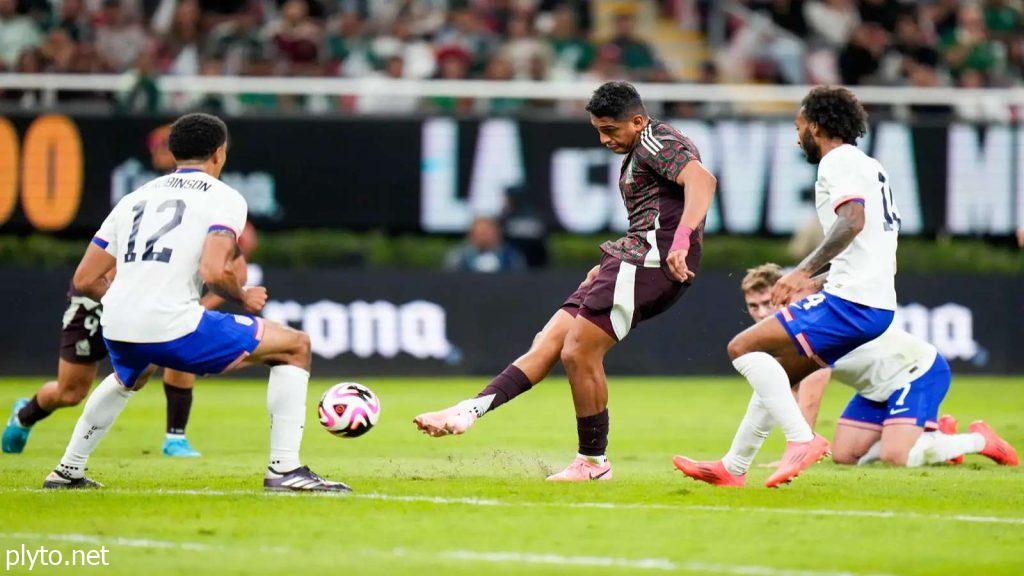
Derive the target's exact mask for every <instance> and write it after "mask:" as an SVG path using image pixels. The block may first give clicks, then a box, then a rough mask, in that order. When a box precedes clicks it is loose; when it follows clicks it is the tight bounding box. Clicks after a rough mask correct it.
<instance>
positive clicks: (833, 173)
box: [821, 157, 865, 212]
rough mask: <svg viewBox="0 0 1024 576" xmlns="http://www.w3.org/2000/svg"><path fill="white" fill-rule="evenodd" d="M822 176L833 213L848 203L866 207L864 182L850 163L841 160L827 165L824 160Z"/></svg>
mask: <svg viewBox="0 0 1024 576" xmlns="http://www.w3.org/2000/svg"><path fill="white" fill-rule="evenodd" d="M826 158H827V157H826ZM821 176H822V180H824V184H825V189H826V190H828V195H829V202H831V203H832V211H833V212H835V211H838V210H839V207H840V206H842V205H843V204H846V203H848V202H859V203H860V204H861V205H864V192H865V191H864V182H863V179H862V178H860V176H859V174H858V173H857V171H856V170H854V169H852V168H851V166H850V163H848V162H843V161H842V160H839V159H835V160H833V161H831V162H827V163H826V162H825V160H822V165H821Z"/></svg>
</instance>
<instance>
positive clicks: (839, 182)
mask: <svg viewBox="0 0 1024 576" xmlns="http://www.w3.org/2000/svg"><path fill="white" fill-rule="evenodd" d="M814 195H815V204H816V206H817V210H818V219H819V220H820V221H821V227H822V229H823V230H824V231H825V232H826V233H828V230H829V229H830V228H831V227H832V225H833V224H835V222H836V220H837V217H836V210H838V209H839V207H840V206H842V205H843V204H845V203H847V202H863V204H864V229H863V230H861V232H860V234H857V236H856V237H855V238H854V239H853V242H852V243H850V245H849V246H847V247H846V250H843V251H842V252H841V253H840V254H839V255H838V256H836V257H835V258H833V259H832V268H831V270H830V271H829V273H828V281H827V282H826V283H825V291H826V292H828V293H829V294H835V295H836V296H839V297H840V298H843V299H845V300H849V301H851V302H856V303H857V304H862V305H864V306H871V307H872V308H881V309H884V310H895V309H896V286H895V276H896V236H897V233H898V231H899V228H900V216H899V211H897V210H896V205H895V204H894V203H893V198H892V190H890V189H889V175H888V174H886V172H885V168H882V165H881V164H879V163H878V161H877V160H875V159H874V158H871V157H870V156H868V155H867V154H865V153H863V152H861V151H860V150H859V149H858V148H857V147H856V146H851V145H849V144H844V145H842V146H840V147H838V148H836V149H834V150H832V151H830V152H829V153H828V154H825V156H824V157H823V158H822V159H821V163H820V164H819V165H818V180H817V182H815V183H814Z"/></svg>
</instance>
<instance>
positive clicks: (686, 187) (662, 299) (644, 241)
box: [414, 82, 717, 482]
mask: <svg viewBox="0 0 1024 576" xmlns="http://www.w3.org/2000/svg"><path fill="white" fill-rule="evenodd" d="M586 109H587V111H588V112H589V113H590V123H591V124H592V125H593V126H594V128H595V129H597V131H598V134H599V136H600V140H601V144H602V145H603V146H605V147H606V148H608V149H609V150H611V151H613V152H615V153H616V154H621V155H624V156H625V157H624V158H623V161H622V168H621V170H620V176H619V188H620V189H621V192H622V197H623V201H624V202H625V205H626V210H627V211H628V213H629V232H628V234H627V235H626V236H625V237H624V238H621V239H619V240H616V241H614V242H606V243H604V244H602V245H601V250H602V251H603V252H604V255H603V256H602V258H601V264H600V265H599V266H595V267H594V268H593V269H592V270H591V271H590V273H589V274H588V275H587V279H586V280H585V281H584V282H583V283H582V284H581V285H580V287H579V289H578V290H576V292H574V293H573V294H572V295H571V296H569V299H568V300H566V302H565V303H564V304H563V305H562V308H561V309H560V310H559V311H558V312H556V313H555V315H554V317H552V318H551V320H550V321H548V324H547V325H546V326H545V327H544V329H543V330H542V331H541V333H540V334H538V335H537V337H536V338H535V339H534V342H533V346H532V347H531V348H530V350H529V351H528V352H527V353H526V354H525V355H524V356H522V357H520V358H519V359H518V360H516V361H515V362H514V363H512V364H510V365H509V366H508V367H507V368H506V369H505V370H504V371H503V372H502V373H501V374H499V375H498V376H496V377H495V378H494V380H492V381H491V383H490V384H489V385H488V386H487V387H486V388H484V390H483V391H481V392H480V394H479V395H478V396H477V397H476V398H472V399H469V400H465V401H463V402H460V403H459V404H457V405H455V406H453V407H451V408H448V409H446V410H442V411H439V412H429V413H426V414H421V415H419V416H417V417H416V418H415V420H414V421H415V423H416V426H417V427H419V428H420V429H421V430H423V431H424V432H425V433H427V434H429V435H431V436H444V435H446V434H461V433H463V432H465V431H466V430H467V429H468V428H469V427H470V426H471V425H472V424H473V422H474V421H476V419H477V418H479V417H480V416H482V415H483V414H484V413H486V412H487V411H489V410H494V409H495V408H497V407H498V406H501V405H502V404H504V403H505V402H508V401H509V400H511V399H512V398H514V397H516V396H517V395H519V394H522V393H523V392H525V391H527V390H529V389H530V388H531V387H532V386H533V385H534V384H536V383H537V382H540V381H541V380H542V379H544V377H545V376H547V374H548V372H550V371H551V368H552V367H554V365H555V363H556V362H558V360H559V359H561V361H562V364H563V365H564V366H565V369H566V372H568V374H569V383H570V386H571V388H572V396H573V404H574V405H575V408H576V429H577V434H578V437H579V452H578V454H577V456H576V458H575V460H573V462H572V464H570V465H569V466H568V467H567V468H566V469H565V470H563V471H561V472H559V473H557V474H553V475H551V476H549V477H548V480H550V481H568V482H581V481H587V480H608V479H611V477H612V474H611V464H610V463H609V462H608V459H607V457H606V456H605V451H606V449H607V447H608V427H609V419H608V408H607V405H608V383H607V380H606V379H605V374H604V356H605V354H606V353H607V352H608V350H610V349H611V348H612V347H613V346H614V345H615V344H616V343H617V342H619V341H620V340H622V339H623V338H625V337H626V335H627V334H628V333H629V331H630V330H631V329H632V328H633V327H634V326H636V325H637V324H639V323H640V322H643V321H644V320H647V319H649V318H653V317H654V316H657V315H658V314H660V313H662V312H664V311H665V310H667V309H668V308H669V307H671V306H672V305H673V304H675V302H676V301H677V300H678V299H679V298H680V297H681V296H682V295H683V293H684V292H685V291H686V289H687V288H689V287H690V285H691V281H692V279H693V277H694V275H695V274H696V272H697V267H698V266H699V263H700V253H701V241H702V238H703V229H704V218H705V216H706V214H707V211H708V208H709V207H710V206H711V200H712V198H713V196H714V194H715V187H716V185H717V181H716V179H715V177H714V176H713V175H711V173H710V172H708V171H707V170H706V169H705V168H704V166H703V165H701V163H700V154H699V153H698V151H697V148H696V146H694V145H693V143H692V142H691V141H690V140H689V139H688V138H686V137H685V136H683V135H682V134H681V133H679V131H677V130H676V129H674V128H672V127H671V126H669V125H668V124H666V123H664V122H661V121H659V120H656V119H654V118H651V117H650V116H649V115H648V114H647V111H646V109H645V108H644V105H643V101H642V100H641V99H640V95H639V94H638V93H637V91H636V89H635V88H633V86H632V85H630V84H628V83H626V82H608V83H606V84H604V85H602V86H601V87H600V88H598V89H597V90H596V91H595V92H594V94H593V96H592V97H591V99H590V102H589V103H588V104H587V106H586Z"/></svg>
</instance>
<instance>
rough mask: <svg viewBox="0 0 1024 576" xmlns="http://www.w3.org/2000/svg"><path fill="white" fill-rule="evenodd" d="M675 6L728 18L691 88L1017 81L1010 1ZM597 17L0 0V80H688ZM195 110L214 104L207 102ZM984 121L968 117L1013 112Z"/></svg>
mask: <svg viewBox="0 0 1024 576" xmlns="http://www.w3.org/2000/svg"><path fill="white" fill-rule="evenodd" d="M636 4H637V5H639V4H641V3H636ZM681 5H686V6H689V7H690V8H692V10H689V13H691V14H697V16H696V19H697V20H698V21H699V24H698V27H700V28H703V29H704V31H705V32H707V31H708V28H709V26H710V25H711V24H710V22H712V21H713V20H714V19H715V18H714V16H715V14H716V11H718V10H724V12H723V13H725V12H727V14H726V15H725V16H724V18H722V19H720V20H719V21H724V22H725V26H724V28H725V32H724V34H723V35H720V36H721V37H720V38H717V40H716V41H717V42H719V45H716V46H711V47H710V48H711V49H710V50H707V51H706V52H707V53H708V54H711V55H712V56H711V57H709V59H708V60H707V62H705V63H704V64H703V65H702V66H700V67H699V69H700V70H701V73H700V74H699V76H698V77H697V78H691V79H688V80H690V81H697V82H703V83H714V82H771V83H784V84H785V83H788V84H802V83H839V82H842V83H845V84H851V85H857V84H880V85H903V86H943V85H948V86H954V85H956V86H965V87H981V86H1013V85H1020V84H1022V83H1024V34H1022V33H1021V31H1022V10H1021V8H1022V6H1021V2H1020V1H1019V0H984V1H978V2H971V1H958V0H932V1H901V0H744V1H742V2H715V1H713V0H674V1H669V0H663V1H661V2H657V3H653V6H654V8H655V9H656V11H657V12H658V13H659V14H660V15H661V16H663V17H666V18H672V17H674V13H677V12H679V11H680V8H679V7H680V6H681ZM726 8H739V9H740V10H741V11H742V13H741V14H739V15H738V13H737V12H735V11H733V10H725V9H726ZM594 10H595V8H594V6H593V5H592V4H591V3H589V2H586V1H585V0H569V1H567V0H402V1H398V0H394V1H392V0H0V71H14V72H22V73H39V72H54V73H77V74H85V73H100V72H103V73H122V72H132V73H135V74H137V75H138V76H139V77H140V78H141V79H142V80H141V81H140V82H139V84H138V86H137V89H136V90H135V91H133V93H132V94H131V95H129V105H130V106H131V107H133V108H142V109H146V108H155V107H156V106H158V97H157V96H156V94H155V92H156V90H155V86H154V85H153V84H152V82H151V80H152V78H155V77H158V76H160V75H197V74H198V75H245V76H271V75H275V76H277V75H283V76H300V77H308V76H340V77H351V78H362V77H374V76H378V77H392V78H413V79H427V78H445V79H462V78H485V79H492V80H507V79H530V80H565V79H590V80H595V81H599V80H607V79H612V78H616V79H621V78H625V79H630V80H637V81H650V82H671V81H680V80H687V79H681V78H676V77H674V75H673V73H672V67H671V66H666V65H665V64H664V63H663V62H662V61H661V59H660V58H659V56H658V46H657V43H656V42H654V41H652V38H651V37H650V36H651V35H650V34H648V33H646V32H647V30H646V28H642V27H641V26H639V25H638V20H637V18H636V17H635V14H634V12H632V11H625V12H623V13H621V14H620V15H618V16H617V17H616V18H614V21H613V23H611V24H610V26H607V27H606V28H607V30H602V31H601V33H598V31H597V30H596V27H595V26H594V20H595V18H594V14H592V12H593V11H594ZM705 36H707V37H709V38H713V39H714V37H715V35H714V34H705ZM30 96H31V94H29V95H26V94H24V93H21V92H12V91H8V92H7V94H6V97H7V98H16V99H17V98H25V97H30ZM292 100H294V101H289V100H288V99H282V98H278V97H274V96H267V95H243V97H242V98H240V102H238V103H237V106H240V107H241V108H242V109H253V108H255V109H260V108H274V109H277V108H281V107H286V106H288V105H290V104H295V102H298V104H299V105H301V106H305V107H309V106H310V104H309V102H308V101H307V100H305V99H292ZM174 104H176V105H178V107H181V105H183V104H184V105H195V104H197V102H184V103H183V102H176V103H174ZM202 104H205V105H208V106H212V107H217V106H223V105H224V103H223V102H221V101H219V100H218V99H217V98H209V99H208V100H207V101H205V102H202ZM523 105H525V103H524V102H521V101H515V100H501V99H494V100H492V101H490V102H488V103H486V108H485V109H481V103H479V102H473V101H471V100H459V99H453V98H435V99H430V100H429V101H421V100H418V99H412V98H406V99H402V98H397V97H394V98H385V99H373V100H370V101H363V102H360V101H353V100H351V99H340V100H338V101H336V102H331V103H327V104H326V106H327V107H332V108H336V109H342V110H355V111H364V112H409V111H418V110H427V111H435V112H467V111H476V112H488V113H494V112H503V111H508V110H514V109H516V108H518V107H521V106H523ZM980 106H982V107H983V106H984V104H980ZM958 112H961V113H962V114H965V115H970V114H971V111H958ZM990 112H991V111H986V110H979V111H977V114H980V115H983V116H985V117H988V118H990V119H991V117H993V116H994V117H996V118H999V116H1000V114H1009V112H1008V111H1001V112H1000V111H997V112H996V113H990Z"/></svg>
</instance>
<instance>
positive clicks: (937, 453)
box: [907, 432, 985, 467]
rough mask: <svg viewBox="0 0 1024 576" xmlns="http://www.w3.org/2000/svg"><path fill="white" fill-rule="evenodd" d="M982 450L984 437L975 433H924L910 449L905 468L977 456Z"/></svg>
mask: <svg viewBox="0 0 1024 576" xmlns="http://www.w3.org/2000/svg"><path fill="white" fill-rule="evenodd" d="M984 448H985V437H984V436H982V435H981V434H978V433H976V432H972V433H970V434H943V433H941V432H925V433H923V434H921V436H920V437H919V438H918V439H917V442H915V443H914V446H913V447H912V448H911V449H910V453H909V454H908V455H907V467H914V466H922V465H924V464H940V463H942V462H946V461H947V460H951V459H953V458H956V457H957V456H963V455H964V454H977V453H978V452H981V451H982V450H983V449H984Z"/></svg>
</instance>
